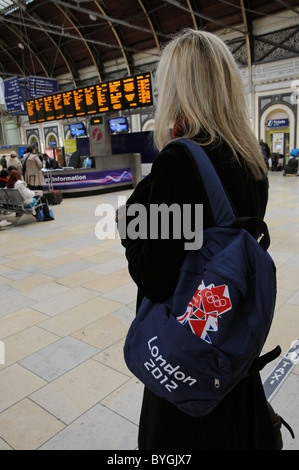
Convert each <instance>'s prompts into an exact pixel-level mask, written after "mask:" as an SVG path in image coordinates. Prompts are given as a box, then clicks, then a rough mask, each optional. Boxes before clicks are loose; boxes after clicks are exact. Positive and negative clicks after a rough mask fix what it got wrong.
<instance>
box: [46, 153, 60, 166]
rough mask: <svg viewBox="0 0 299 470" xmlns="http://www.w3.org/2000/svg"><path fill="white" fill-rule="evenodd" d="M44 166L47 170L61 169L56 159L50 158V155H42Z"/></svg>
mask: <svg viewBox="0 0 299 470" xmlns="http://www.w3.org/2000/svg"><path fill="white" fill-rule="evenodd" d="M42 164H43V167H44V168H46V169H47V170H51V169H52V170H57V168H59V165H58V163H57V161H56V160H55V158H50V157H49V155H47V154H46V153H43V154H42Z"/></svg>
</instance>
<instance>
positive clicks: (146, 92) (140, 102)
mask: <svg viewBox="0 0 299 470" xmlns="http://www.w3.org/2000/svg"><path fill="white" fill-rule="evenodd" d="M152 105H153V91H152V82H151V74H150V73H149V72H148V73H144V74H138V75H134V76H131V77H125V78H119V79H115V80H111V81H108V82H103V83H98V84H95V85H91V86H87V87H81V88H77V89H75V90H68V91H62V92H60V93H55V94H54V95H48V96H44V97H42V98H38V99H34V100H28V101H27V113H28V117H29V122H30V124H36V123H38V122H43V121H52V120H54V119H71V118H76V117H79V116H80V117H82V116H88V115H95V114H102V113H109V112H113V111H122V110H129V109H134V108H140V107H145V106H152Z"/></svg>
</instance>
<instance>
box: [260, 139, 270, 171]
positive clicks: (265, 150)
mask: <svg viewBox="0 0 299 470" xmlns="http://www.w3.org/2000/svg"><path fill="white" fill-rule="evenodd" d="M260 148H261V152H262V155H263V158H264V160H265V163H266V166H267V168H269V158H270V148H269V145H268V144H267V142H264V141H263V139H260Z"/></svg>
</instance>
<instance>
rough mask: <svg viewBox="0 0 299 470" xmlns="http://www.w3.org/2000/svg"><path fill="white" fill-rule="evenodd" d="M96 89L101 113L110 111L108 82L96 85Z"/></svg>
mask: <svg viewBox="0 0 299 470" xmlns="http://www.w3.org/2000/svg"><path fill="white" fill-rule="evenodd" d="M96 90H97V101H98V110H99V113H108V112H109V111H110V108H111V105H110V95H109V88H108V83H101V84H100V85H96Z"/></svg>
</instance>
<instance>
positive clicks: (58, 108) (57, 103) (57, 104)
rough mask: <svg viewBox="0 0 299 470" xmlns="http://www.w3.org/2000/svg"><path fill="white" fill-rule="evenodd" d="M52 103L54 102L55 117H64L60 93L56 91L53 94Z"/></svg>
mask: <svg viewBox="0 0 299 470" xmlns="http://www.w3.org/2000/svg"><path fill="white" fill-rule="evenodd" d="M53 103H54V111H55V116H56V119H63V118H64V117H65V113H64V108H63V101H62V94H61V93H57V94H56V95H53Z"/></svg>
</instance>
